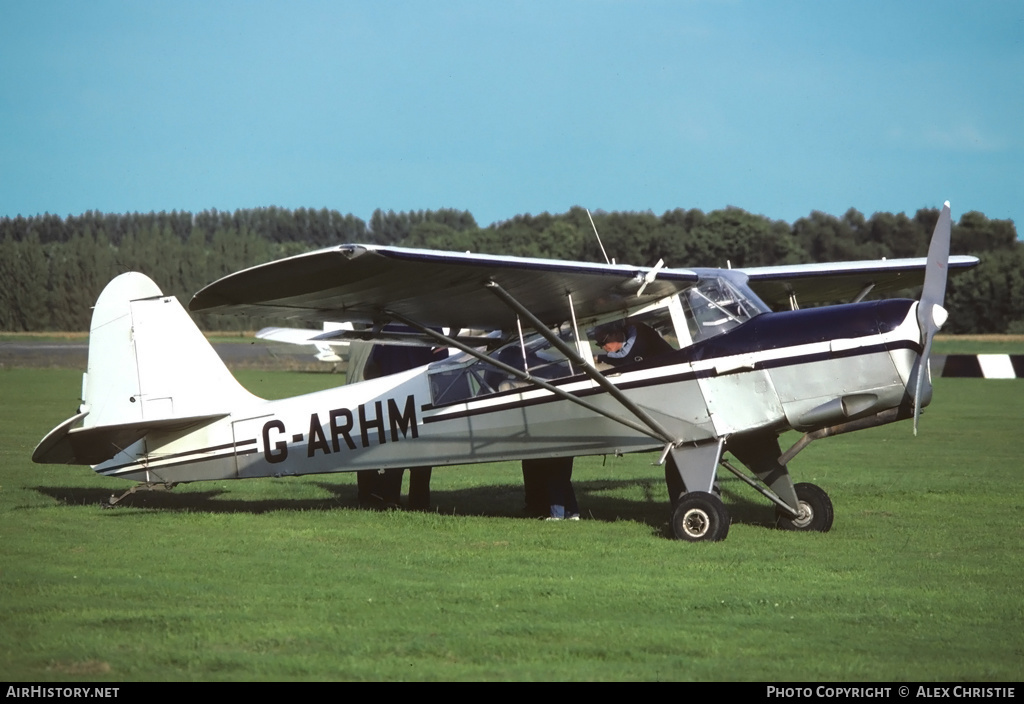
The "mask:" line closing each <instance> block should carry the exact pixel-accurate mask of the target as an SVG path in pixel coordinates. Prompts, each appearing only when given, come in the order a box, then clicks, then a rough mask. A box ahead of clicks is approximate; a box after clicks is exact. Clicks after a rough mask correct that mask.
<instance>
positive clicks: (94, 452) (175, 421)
mask: <svg viewBox="0 0 1024 704" xmlns="http://www.w3.org/2000/svg"><path fill="white" fill-rule="evenodd" d="M86 415H88V414H87V413H79V414H78V415H76V416H73V417H71V418H68V419H67V420H66V421H64V422H63V423H61V424H60V425H58V426H57V427H56V428H54V429H53V430H51V431H50V432H49V433H48V434H47V435H46V437H45V438H43V439H42V441H41V442H40V443H39V445H38V446H36V449H35V451H34V452H33V453H32V461H33V462H38V463H40V464H88V465H96V464H100V463H101V462H106V461H107V460H109V459H110V458H112V457H114V456H115V455H116V454H117V453H118V452H120V451H121V450H123V449H124V448H126V447H128V446H129V445H131V444H132V443H134V442H136V441H138V440H140V439H141V438H143V437H144V436H145V435H147V434H148V433H150V432H153V431H163V432H174V431H178V430H186V429H188V428H190V427H193V426H200V425H206V424H208V423H212V422H213V421H215V420H219V419H221V418H224V417H225V416H226V415H227V414H226V413H218V414H214V415H209V416H193V417H191V418H166V419H164V420H146V421H139V422H137V423H121V424H118V425H103V426H98V427H92V428H82V427H75V426H76V424H77V423H78V422H79V421H81V420H82V419H83V418H85V416H86Z"/></svg>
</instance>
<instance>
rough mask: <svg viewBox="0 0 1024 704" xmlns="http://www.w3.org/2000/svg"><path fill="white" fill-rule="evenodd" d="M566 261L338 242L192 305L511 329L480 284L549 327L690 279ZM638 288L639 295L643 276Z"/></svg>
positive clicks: (245, 276) (255, 272) (666, 291)
mask: <svg viewBox="0 0 1024 704" xmlns="http://www.w3.org/2000/svg"><path fill="white" fill-rule="evenodd" d="M651 271H652V269H651V268H644V267H633V266H622V265H606V264H592V263H587V262H564V261H554V260H546V259H530V258H522V257H502V256H492V255H484V254H469V253H466V254H459V253H453V252H434V251H429V250H418V249H406V248H400V247H381V246H375V245H359V244H345V245H339V246H337V247H331V248H328V249H322V250H318V251H315V252H309V253H307V254H300V255H297V256H294V257H289V258H287V259H282V260H279V261H276V262H270V263H268V264H263V265H260V266H256V267H252V268H250V269H245V270H243V271H240V272H237V273H235V274H231V275H229V276H226V277H224V278H222V279H220V280H218V281H215V282H214V283H212V284H210V285H209V286H207V287H205V288H204V289H202V290H201V291H199V293H197V294H196V295H195V296H194V297H193V298H192V301H191V302H190V303H189V309H190V310H192V311H194V312H201V311H214V312H219V311H225V310H230V312H233V313H242V314H249V315H261V316H266V315H272V316H284V317H289V318H299V319H303V320H311V321H349V322H358V323H369V324H380V323H386V322H388V321H389V320H390V319H391V318H392V316H391V313H397V314H398V315H400V316H404V317H406V318H410V319H413V320H416V321H417V322H418V323H420V324H422V325H426V326H431V327H448V328H456V329H458V328H474V329H483V330H495V329H510V328H512V327H514V326H515V325H516V314H515V312H513V311H512V310H511V309H510V308H509V306H508V305H506V304H505V303H504V302H502V301H501V300H500V299H499V298H498V297H497V296H496V295H492V294H491V293H489V292H488V284H497V285H498V287H500V288H501V289H503V290H504V291H506V292H507V293H509V294H510V295H511V296H513V297H514V298H515V299H516V300H517V301H519V302H520V303H521V304H522V305H523V306H524V307H526V308H527V309H529V311H530V312H531V313H532V314H533V315H534V316H536V317H537V318H539V319H540V320H541V321H542V322H543V323H545V324H547V325H554V324H557V323H561V322H564V321H566V320H569V319H570V318H571V317H572V313H571V311H570V303H569V301H568V300H567V295H571V306H572V310H574V311H575V315H576V317H577V318H578V319H587V318H592V317H596V316H601V315H605V314H609V313H614V312H616V311H620V310H621V311H622V312H623V313H625V312H627V311H628V310H630V309H633V308H636V307H638V306H642V305H645V304H647V303H652V302H654V301H657V300H660V299H662V298H664V297H666V296H669V295H672V294H674V293H677V292H678V291H681V290H683V289H685V288H686V287H688V286H690V285H691V284H693V283H694V282H696V281H697V279H698V276H697V274H696V273H695V272H693V271H689V270H685V269H674V270H671V271H669V270H665V269H662V270H660V271H657V278H656V279H653V277H651V276H648V274H649V273H650V272H651ZM645 277H646V278H647V279H651V280H650V281H647V284H648V285H647V286H646V287H645V288H643V290H642V294H641V295H640V296H637V292H638V291H640V290H641V286H643V285H644V283H645Z"/></svg>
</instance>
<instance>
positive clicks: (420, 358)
mask: <svg viewBox="0 0 1024 704" xmlns="http://www.w3.org/2000/svg"><path fill="white" fill-rule="evenodd" d="M384 330H385V331H386V332H400V333H411V332H414V331H413V330H412V329H411V328H407V327H405V326H402V325H386V326H385V327H384ZM447 352H448V351H447V349H445V348H431V347H410V346H404V345H374V346H373V348H372V349H371V350H370V353H369V356H368V357H367V359H366V361H365V366H364V367H363V369H362V375H361V378H362V379H377V378H379V377H382V376H389V375H391V374H398V373H399V372H404V371H407V370H409V369H415V368H416V367H422V366H423V365H425V364H430V363H431V362H433V361H435V360H438V359H442V358H443V357H446V356H447ZM408 469H409V504H408V508H409V510H410V511H428V510H430V475H431V472H432V471H433V468H431V467H409V468H408ZM404 474H405V469H402V468H394V469H385V470H383V471H381V472H374V471H373V470H367V471H364V472H359V473H358V477H357V482H358V484H359V497H360V504H363V505H375V504H378V503H379V504H380V505H381V506H383V507H384V508H398V507H400V506H401V500H400V499H401V495H402V477H403V475H404Z"/></svg>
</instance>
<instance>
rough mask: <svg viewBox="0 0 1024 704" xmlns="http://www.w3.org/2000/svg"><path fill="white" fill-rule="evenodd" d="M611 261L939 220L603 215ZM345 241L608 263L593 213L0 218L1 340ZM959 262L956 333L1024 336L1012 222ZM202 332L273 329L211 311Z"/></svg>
mask: <svg viewBox="0 0 1024 704" xmlns="http://www.w3.org/2000/svg"><path fill="white" fill-rule="evenodd" d="M593 220H594V224H595V225H596V227H597V229H598V231H599V232H600V235H601V242H602V243H603V246H604V250H605V252H606V253H607V256H608V257H610V258H613V259H614V260H615V261H618V262H621V263H629V264H635V265H653V264H654V263H656V262H657V261H658V259H664V260H665V263H666V265H667V266H670V267H696V266H716V267H725V266H732V267H744V266H763V265H773V264H798V263H805V262H828V261H844V260H855V259H880V258H883V257H885V258H898V257H916V256H924V255H925V254H926V253H927V249H928V240H929V238H930V237H931V232H932V230H933V228H934V226H935V223H936V221H937V220H938V210H935V209H929V208H925V209H921V210H918V211H917V212H916V213H915V214H914V215H913V216H908V215H906V214H904V213H898V214H892V213H875V214H874V215H872V216H871V217H865V216H864V215H863V214H862V213H860V212H858V211H857V210H854V209H850V210H848V211H847V212H846V213H845V214H844V215H843V216H841V217H836V216H833V215H829V214H826V213H822V212H817V211H815V212H813V213H811V214H810V215H809V216H807V217H804V218H800V219H799V220H797V221H796V222H794V223H793V224H789V223H786V222H784V221H781V220H771V219H770V218H767V217H765V216H763V215H756V214H753V213H749V212H747V211H745V210H742V209H740V208H726V209H723V210H714V211H710V212H707V213H705V212H702V211H700V210H697V209H690V210H687V209H682V208H678V209H675V210H670V211H667V212H665V213H663V214H662V215H660V216H658V215H655V214H654V213H651V212H603V211H598V212H595V213H593ZM345 242H361V243H368V244H389V245H399V246H404V247H421V248H427V249H440V250H451V251H461V252H465V251H472V252H480V253H486V254H509V255H516V256H529V257H544V258H553V259H567V260H579V261H604V254H603V253H602V250H601V245H600V244H599V243H598V240H597V238H596V237H594V234H593V229H592V227H591V224H590V219H589V217H588V215H587V212H586V211H585V210H583V209H582V208H572V209H570V210H569V211H568V212H566V213H561V214H549V213H542V214H540V215H518V216H516V217H514V218H512V219H510V220H506V221H503V222H498V223H494V224H492V225H489V226H487V227H480V226H479V225H477V223H476V220H475V219H474V218H473V216H472V214H471V213H469V212H467V211H459V210H453V209H441V210H420V211H408V212H394V211H387V212H385V211H382V210H377V211H375V212H374V213H373V215H372V216H371V218H370V221H369V222H368V223H367V222H365V221H363V220H361V219H360V218H357V217H355V216H354V215H351V214H348V215H342V214H341V213H339V212H338V211H335V210H328V209H326V208H324V209H320V210H312V209H306V208H299V209H297V210H288V209H284V208H276V207H269V208H255V209H246V210H236V211H234V212H233V213H228V212H222V211H217V210H206V211H203V212H200V213H188V212H178V211H175V212H171V213H166V212H161V213H148V214H141V213H128V214H107V213H98V212H91V211H90V212H87V213H85V214H83V215H77V216H68V217H66V218H60V217H58V216H55V215H49V214H46V215H39V216H33V217H27V218H26V217H21V216H19V217H16V218H10V217H4V218H0V282H2V285H0V330H2V331H8V332H10V331H47V330H49V331H76V330H87V329H88V327H89V317H90V315H91V307H92V305H93V303H94V301H95V300H96V297H97V296H98V295H99V292H100V291H101V290H102V288H103V287H104V286H105V285H106V283H107V282H108V281H109V280H110V279H112V278H113V277H114V276H116V275H118V274H120V273H122V272H125V271H141V272H143V273H145V274H147V275H148V276H150V277H151V278H152V279H153V280H154V281H155V282H156V283H157V285H158V286H160V288H161V289H162V290H163V291H164V293H166V294H170V295H174V296H177V297H178V299H179V300H181V301H182V302H187V301H188V300H189V299H190V298H191V296H192V294H193V293H195V292H196V291H198V290H199V289H200V288H202V287H203V286H205V285H206V284H208V283H210V282H211V281H214V280H215V279H218V278H220V277H221V276H224V275H226V274H229V273H232V272H234V271H238V270H239V269H242V268H245V267H249V266H253V265H256V264H261V263H264V262H268V261H272V260H274V259H279V258H281V257H286V256H290V255H293V254H300V253H302V252H306V251H309V250H312V249H317V248H322V247H328V246H331V245H335V244H341V243H345ZM952 252H953V253H954V254H974V255H976V256H978V257H980V258H981V264H980V265H979V266H978V267H976V268H975V269H973V270H972V271H969V272H967V273H965V274H961V275H959V276H957V277H955V278H954V279H951V281H950V283H949V287H948V291H947V296H946V302H947V307H948V308H949V309H950V320H949V323H948V324H947V326H946V331H948V332H955V333H1024V245H1022V244H1021V242H1019V241H1018V239H1017V231H1016V228H1015V227H1014V224H1013V221H1011V220H995V219H989V218H987V217H986V216H985V215H984V214H982V213H979V212H968V213H964V214H963V215H962V216H961V217H960V219H959V221H958V222H957V223H956V224H955V225H954V226H953V233H952ZM198 318H199V319H198V322H199V324H200V326H201V327H203V328H205V329H221V330H241V329H254V328H258V327H262V326H263V325H267V324H271V322H280V321H267V320H252V319H247V318H243V317H239V316H228V315H203V316H198Z"/></svg>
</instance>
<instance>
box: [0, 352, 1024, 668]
mask: <svg viewBox="0 0 1024 704" xmlns="http://www.w3.org/2000/svg"><path fill="white" fill-rule="evenodd" d="M239 376H240V378H241V379H242V381H243V383H245V384H246V385H247V386H249V387H250V388H251V389H253V390H254V391H255V392H256V393H259V394H261V395H264V396H282V395H290V394H293V393H298V392H302V391H306V390H312V389H314V388H319V387H320V386H322V385H323V384H325V383H335V382H337V381H338V378H337V377H336V376H335V377H333V378H332V377H331V376H330V375H327V374H298V373H284V372H248V373H246V374H244V375H243V374H241V373H240V374H239ZM79 389H80V373H79V372H76V371H65V370H0V398H2V402H0V404H2V405H0V457H2V460H3V462H2V467H3V469H2V473H0V603H2V606H3V608H2V609H0V680H7V681H14V680H31V681H46V680H53V681H62V680H76V681H81V680H94V681H110V682H119V681H132V680H203V681H209V680H281V679H285V680H337V679H341V680H371V679H373V680H376V679H383V680H460V679H463V680H464V679H473V680H480V679H484V680H541V679H545V680H546V679H554V680H754V681H766V682H781V681H794V680H795V681H806V680H825V681H833V682H835V681H865V680H870V681H887V682H888V681H955V680H963V681H984V682H991V681H995V680H1002V681H1014V680H1020V679H1021V678H1022V675H1024V665H1022V663H1024V600H1022V599H1021V596H1020V584H1021V577H1022V574H1024V573H1022V564H1024V559H1022V555H1024V521H1022V518H1021V516H1022V515H1024V514H1022V510H1024V489H1022V483H1021V476H1020V471H1021V451H1020V449H1019V446H1018V445H1017V442H1016V441H1017V439H1018V437H1017V433H1019V432H1020V429H1019V428H1020V424H1021V418H1022V416H1024V382H1021V381H984V380H972V379H940V380H938V381H937V383H936V392H935V402H934V404H933V405H932V406H931V407H930V408H929V409H928V410H927V412H926V414H925V416H924V417H923V418H922V430H921V436H920V437H918V438H916V439H915V438H914V437H913V436H912V433H911V428H910V424H909V423H900V424H895V425H892V426H888V427H883V428H877V429H873V430H869V431H864V432H861V433H854V434H851V435H846V436H842V437H839V438H833V439H830V440H825V441H821V442H818V443H814V444H813V445H812V446H811V447H810V448H809V449H807V450H806V451H805V452H803V453H802V454H801V455H799V457H798V458H797V459H796V460H795V461H794V462H793V464H792V465H791V468H792V470H793V473H794V476H795V478H796V480H797V481H813V482H815V483H817V484H820V485H821V486H822V487H823V488H825V489H826V490H827V491H828V492H829V493H830V495H831V496H832V499H833V501H834V503H835V507H836V520H835V527H834V528H833V530H832V532H830V533H828V534H801V533H787V532H782V531H778V530H774V529H772V528H771V525H772V523H773V510H772V509H771V508H770V506H769V505H768V502H767V501H765V500H764V499H762V498H760V497H758V496H757V495H756V494H754V493H753V492H751V491H750V490H749V489H747V488H746V487H745V486H743V485H742V484H741V483H740V482H739V481H738V480H735V479H724V480H723V482H722V485H723V489H724V493H725V502H726V505H727V507H728V508H729V510H730V511H731V513H732V515H733V519H734V523H733V525H732V529H731V531H730V533H729V537H728V539H727V540H726V541H725V542H723V543H717V544H684V543H680V542H676V541H673V540H669V539H668V538H667V537H666V536H667V533H668V528H667V519H668V508H667V501H666V498H667V497H666V491H665V488H664V486H663V478H662V470H661V469H660V468H659V467H655V466H652V465H651V463H652V462H653V461H654V460H655V459H656V458H655V457H654V456H651V455H642V456H630V457H625V458H614V457H609V458H607V460H605V459H604V458H600V457H598V458H580V459H578V460H577V463H576V471H575V473H574V480H575V482H574V483H575V486H576V490H577V494H578V496H579V499H580V504H581V507H582V509H583V512H584V516H585V518H586V519H587V520H584V521H581V522H580V523H569V522H560V523H550V522H548V523H546V522H543V521H537V520H530V519H526V518H522V517H521V508H522V503H523V501H522V486H521V484H522V482H521V475H520V473H519V467H518V465H517V464H513V463H504V464H495V465H478V466H470V467H458V468H450V469H436V470H435V471H434V481H433V498H434V502H435V504H436V508H437V512H436V513H429V514H422V513H403V512H390V513H377V512H369V511H361V510H358V509H356V508H355V504H356V492H355V481H354V478H353V477H352V476H350V475H325V476H316V477H307V478H288V479H265V480H249V481H240V482H217V483H209V484H194V485H187V486H180V487H178V488H177V489H175V490H174V491H173V492H171V493H149V494H139V495H135V496H134V497H132V498H130V499H128V500H126V502H125V504H123V505H122V506H121V507H119V508H116V509H112V510H102V509H100V508H99V504H100V502H101V501H103V500H105V499H106V498H107V497H108V496H109V495H110V494H111V493H114V492H118V493H119V492H121V491H123V490H124V489H125V488H126V487H127V485H126V484H125V483H123V482H121V481H116V480H110V479H106V478H103V477H100V476H97V475H95V474H94V473H93V472H91V471H90V470H89V469H88V468H87V467H55V466H43V465H34V464H32V462H31V460H30V454H31V452H32V448H33V447H34V446H35V444H36V443H37V442H38V440H39V439H41V438H42V436H43V435H44V434H45V433H46V432H47V431H49V430H50V428H52V427H53V426H54V425H56V424H57V423H58V422H60V421H62V420H64V419H65V418H66V417H68V416H69V415H71V413H72V412H73V411H74V409H75V407H76V404H77V394H78V391H79ZM794 438H795V436H794Z"/></svg>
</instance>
